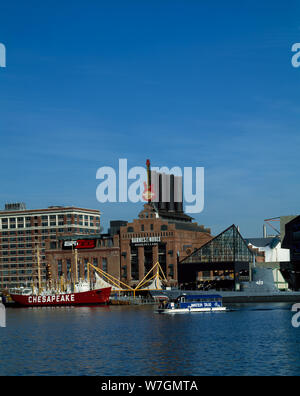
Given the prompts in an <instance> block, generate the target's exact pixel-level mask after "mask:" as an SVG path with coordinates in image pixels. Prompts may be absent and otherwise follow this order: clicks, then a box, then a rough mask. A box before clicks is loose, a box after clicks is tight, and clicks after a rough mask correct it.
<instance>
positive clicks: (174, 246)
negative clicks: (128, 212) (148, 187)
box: [120, 203, 212, 286]
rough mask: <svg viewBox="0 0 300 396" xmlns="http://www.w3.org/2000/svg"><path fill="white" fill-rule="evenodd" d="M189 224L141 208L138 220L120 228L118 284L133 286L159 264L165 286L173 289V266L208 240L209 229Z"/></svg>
mask: <svg viewBox="0 0 300 396" xmlns="http://www.w3.org/2000/svg"><path fill="white" fill-rule="evenodd" d="M191 220H192V219H191V218H190V217H189V216H187V215H185V214H183V213H181V212H180V213H179V212H176V211H172V212H170V211H169V212H168V211H161V210H159V209H158V208H157V207H156V205H154V204H153V203H148V204H145V205H144V209H143V210H142V211H141V212H140V213H139V216H138V219H135V220H133V222H132V223H128V224H127V225H126V226H122V227H120V253H121V258H120V260H121V262H120V266H121V280H122V281H123V282H125V283H127V284H128V285H130V286H134V285H136V284H137V283H139V281H141V280H142V279H143V278H144V276H145V275H147V273H148V272H149V271H150V270H151V268H152V267H153V266H154V264H156V263H157V262H159V263H160V266H161V268H162V270H163V272H164V274H165V276H166V278H167V280H168V283H169V285H176V284H177V282H178V269H177V263H178V262H179V261H180V260H182V259H183V258H184V257H186V256H187V255H189V254H191V253H192V252H193V251H194V250H195V249H197V248H199V247H200V246H202V245H203V244H205V243H206V242H207V241H209V240H211V239H212V236H211V234H210V229H205V228H204V226H199V225H198V224H197V223H192V221H191Z"/></svg>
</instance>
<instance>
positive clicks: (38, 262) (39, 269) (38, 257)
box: [36, 245, 42, 294]
mask: <svg viewBox="0 0 300 396" xmlns="http://www.w3.org/2000/svg"><path fill="white" fill-rule="evenodd" d="M36 251H37V266H38V282H39V285H38V294H40V292H41V289H42V288H41V262H40V247H39V245H37V250H36Z"/></svg>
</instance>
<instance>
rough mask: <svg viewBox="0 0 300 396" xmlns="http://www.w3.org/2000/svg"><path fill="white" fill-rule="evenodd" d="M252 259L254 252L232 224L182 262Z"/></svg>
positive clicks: (244, 260)
mask: <svg viewBox="0 0 300 396" xmlns="http://www.w3.org/2000/svg"><path fill="white" fill-rule="evenodd" d="M253 260H254V253H253V252H252V251H251V250H250V249H249V248H248V246H247V243H246V242H245V240H244V239H243V237H242V236H241V234H240V232H239V231H238V229H237V227H236V226H235V225H234V224H233V225H232V226H230V227H229V228H227V230H225V231H223V232H222V233H221V234H219V235H218V236H216V237H215V238H213V239H212V240H211V241H209V242H207V243H206V244H205V245H203V246H202V247H201V248H199V249H197V250H195V251H194V252H193V253H192V254H191V255H190V256H188V257H186V258H185V259H184V260H182V263H200V262H201V263H209V262H215V263H216V262H220V263H221V262H249V263H252V262H253Z"/></svg>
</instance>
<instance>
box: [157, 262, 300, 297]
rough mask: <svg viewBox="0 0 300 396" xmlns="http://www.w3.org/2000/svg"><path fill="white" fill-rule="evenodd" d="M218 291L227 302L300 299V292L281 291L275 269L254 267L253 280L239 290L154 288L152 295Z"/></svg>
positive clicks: (177, 295) (243, 284) (202, 293)
mask: <svg viewBox="0 0 300 396" xmlns="http://www.w3.org/2000/svg"><path fill="white" fill-rule="evenodd" d="M214 292H216V293H217V294H218V295H220V296H222V297H223V302H225V303H256V302H257V303H265V302H291V303H294V302H298V301H300V292H294V291H280V290H278V288H277V287H276V285H275V282H274V277H273V270H272V269H271V268H253V269H252V281H250V282H241V284H240V290H239V291H221V290H213V289H210V290H209V291H202V290H183V289H170V290H167V289H166V290H153V291H151V295H152V297H153V298H158V297H160V296H161V297H162V296H165V297H168V298H169V299H176V298H177V297H179V296H180V295H182V294H187V295H189V294H190V295H195V294H199V295H200V294H201V295H205V294H207V295H209V294H212V293H214Z"/></svg>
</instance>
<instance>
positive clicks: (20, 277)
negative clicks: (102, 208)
mask: <svg viewBox="0 0 300 396" xmlns="http://www.w3.org/2000/svg"><path fill="white" fill-rule="evenodd" d="M99 232H100V212H99V211H98V210H90V209H83V208H76V207H62V206H52V207H49V208H46V209H34V210H27V209H26V207H25V204H20V203H18V204H7V205H5V210H3V211H0V289H5V288H13V287H20V286H26V285H30V284H31V283H32V280H35V279H36V277H37V256H38V253H39V258H40V260H39V261H40V273H41V280H42V282H45V281H46V262H47V259H46V253H45V251H46V246H47V245H48V246H49V247H51V248H55V247H56V246H57V244H58V241H59V238H60V237H63V236H72V235H78V234H79V235H81V236H88V235H90V234H95V233H99Z"/></svg>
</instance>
